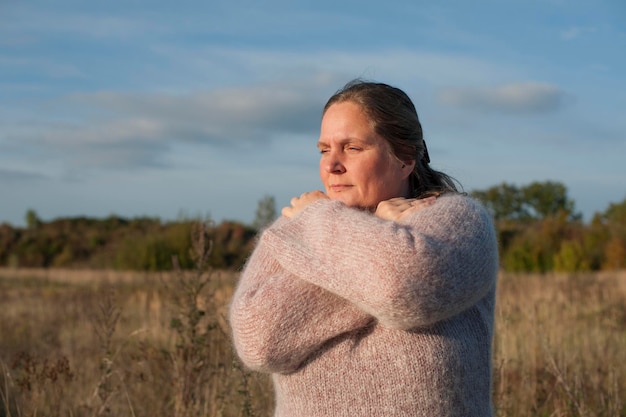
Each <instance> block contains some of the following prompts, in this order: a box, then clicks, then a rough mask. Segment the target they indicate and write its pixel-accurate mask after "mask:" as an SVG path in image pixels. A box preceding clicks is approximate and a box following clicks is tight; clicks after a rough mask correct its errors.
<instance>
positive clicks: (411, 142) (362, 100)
mask: <svg viewBox="0 0 626 417" xmlns="http://www.w3.org/2000/svg"><path fill="white" fill-rule="evenodd" d="M346 101H349V102H352V103H355V104H357V105H359V106H360V107H361V109H362V110H363V112H365V114H366V115H367V117H368V118H369V120H370V123H371V124H372V128H373V129H374V131H375V132H376V133H377V134H378V135H380V136H381V137H382V138H384V139H385V140H386V141H387V142H388V143H389V145H390V147H391V150H392V152H393V154H394V155H395V156H396V158H398V159H399V160H400V161H403V162H408V161H415V167H414V168H413V172H412V173H411V176H410V177H409V184H410V187H411V193H412V196H413V197H425V196H428V195H432V194H442V193H445V192H458V189H457V187H456V184H457V183H458V182H457V181H456V180H455V179H453V178H452V177H450V176H448V175H446V174H444V173H442V172H438V171H435V170H434V169H432V168H431V167H430V165H429V163H430V157H429V155H428V150H427V148H426V143H425V142H424V137H423V134H422V125H421V124H420V121H419V118H418V116H417V111H416V110H415V106H414V105H413V102H412V101H411V99H410V98H409V96H407V95H406V93H404V91H402V90H400V89H399V88H396V87H392V86H390V85H387V84H383V83H376V82H369V81H363V80H361V79H356V80H352V81H350V82H349V83H348V84H346V85H345V86H344V87H343V88H342V89H341V90H339V91H337V92H336V93H335V94H334V95H333V96H332V97H331V98H330V99H328V102H327V103H326V105H325V106H324V111H323V113H326V110H328V108H329V107H330V106H332V105H333V104H336V103H341V102H346Z"/></svg>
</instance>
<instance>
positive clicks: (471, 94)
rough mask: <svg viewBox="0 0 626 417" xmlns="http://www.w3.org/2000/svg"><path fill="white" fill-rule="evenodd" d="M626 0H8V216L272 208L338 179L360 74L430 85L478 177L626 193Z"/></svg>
mask: <svg viewBox="0 0 626 417" xmlns="http://www.w3.org/2000/svg"><path fill="white" fill-rule="evenodd" d="M625 22H626V3H625V2H623V1H621V0H596V1H582V0H498V1H496V0H493V1H490V0H477V1H465V0H454V1H441V2H434V1H433V2H420V1H415V0H407V1H395V2H374V1H359V2H357V1H325V0H323V1H315V2H308V1H307V2H296V1H286V0H285V1H282V0H281V1H265V2H258V1H237V0H234V1H233V0H228V1H221V0H211V1H177V2H171V1H167V2H166V1H161V0H153V1H150V2H148V1H140V0H124V1H118V0H109V1H107V2H94V1H84V0H82V1H76V0H54V1H52V0H33V1H28V2H27V1H18V0H0V223H2V222H8V223H10V224H13V225H17V226H21V225H23V224H24V216H25V213H26V211H27V210H28V209H33V210H35V211H36V212H37V214H38V215H39V217H40V218H42V219H43V220H45V221H49V220H52V219H55V218H59V217H73V216H89V217H99V218H104V217H106V216H109V215H111V214H116V215H120V216H124V217H136V216H153V217H159V218H161V219H163V220H176V219H177V218H179V217H180V216H188V217H190V216H191V217H195V216H203V217H204V216H207V215H209V216H211V217H212V218H213V219H214V220H216V221H222V220H224V219H231V220H237V221H242V222H252V220H253V218H254V213H255V210H256V205H257V202H258V201H259V199H261V198H262V197H263V196H265V195H272V196H274V197H275V198H276V201H277V204H278V205H279V206H283V205H285V204H287V203H288V202H289V199H290V198H291V197H292V196H294V195H299V194H301V193H302V192H304V191H309V190H312V189H319V188H320V187H321V184H320V181H319V178H318V168H317V166H318V157H319V154H318V152H317V149H316V146H315V145H316V141H317V137H318V129H319V122H320V116H321V109H322V107H323V105H324V103H325V101H326V99H327V98H328V97H329V96H330V95H331V94H332V93H333V92H334V91H336V90H337V89H338V88H340V87H341V86H342V85H343V84H344V83H345V82H347V81H349V80H350V79H352V78H355V77H362V78H367V79H371V80H376V81H382V82H386V83H390V84H393V85H395V86H398V87H400V88H402V89H403V90H405V91H406V92H407V93H408V94H409V96H411V98H412V99H413V101H414V102H415V105H416V107H417V110H418V113H419V115H420V119H421V121H422V125H423V129H424V133H425V137H426V140H427V143H428V146H429V151H430V155H431V160H432V163H431V165H432V166H433V167H434V168H435V169H438V170H441V171H444V172H446V173H448V174H450V175H452V176H454V177H456V178H457V179H458V180H459V181H460V182H461V183H462V185H463V186H464V188H465V189H466V190H467V191H472V190H475V189H486V188H488V187H491V186H494V185H497V184H500V183H502V182H507V183H512V184H516V185H518V186H523V185H526V184H529V183H531V182H533V181H546V180H551V181H558V182H561V183H563V184H564V185H565V186H566V187H567V189H568V193H569V196H570V198H572V199H573V200H574V201H575V203H576V208H577V209H578V210H579V211H581V212H582V213H583V214H584V216H585V218H586V219H589V218H590V217H591V216H592V215H593V214H594V213H595V212H602V211H605V210H606V208H607V207H608V206H609V204H610V203H617V202H621V201H623V200H624V199H625V198H626V163H624V161H623V160H624V157H625V156H626V117H625V116H624V115H625V114H626V54H625V53H624V51H626V24H625Z"/></svg>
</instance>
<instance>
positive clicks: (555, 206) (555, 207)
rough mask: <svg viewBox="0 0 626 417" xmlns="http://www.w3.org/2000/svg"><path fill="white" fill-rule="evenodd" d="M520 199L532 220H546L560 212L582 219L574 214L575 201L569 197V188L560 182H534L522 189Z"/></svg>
mask: <svg viewBox="0 0 626 417" xmlns="http://www.w3.org/2000/svg"><path fill="white" fill-rule="evenodd" d="M520 197H521V199H522V204H523V205H524V207H525V212H526V214H527V215H528V216H529V217H530V218H532V219H536V220H539V219H545V218H546V217H548V216H555V215H557V214H559V213H560V212H564V213H566V214H567V215H568V217H570V218H572V219H575V218H579V217H580V215H578V214H576V213H574V201H573V200H570V199H569V197H568V196H567V188H566V187H565V185H563V184H561V183H559V182H554V181H544V182H533V183H531V184H529V185H527V186H525V187H522V189H521V195H520Z"/></svg>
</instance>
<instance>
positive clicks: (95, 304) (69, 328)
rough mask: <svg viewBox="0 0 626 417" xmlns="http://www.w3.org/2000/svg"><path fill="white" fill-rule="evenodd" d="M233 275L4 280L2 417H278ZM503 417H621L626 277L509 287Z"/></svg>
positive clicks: (516, 280) (14, 273) (1, 274)
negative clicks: (235, 302) (232, 309)
mask: <svg viewBox="0 0 626 417" xmlns="http://www.w3.org/2000/svg"><path fill="white" fill-rule="evenodd" d="M236 279H237V276H236V274H234V273H230V272H213V273H206V272H205V273H200V272H198V273H191V272H190V273H184V274H183V273H182V272H172V273H162V274H155V273H151V274H148V273H121V272H111V271H75V270H61V269H51V270H21V269H15V270H13V269H0V303H1V306H2V308H1V309H0V368H2V377H0V417H9V416H11V417H18V416H20V417H31V416H74V417H82V416H105V415H110V416H157V415H167V416H176V417H179V416H190V417H191V416H211V417H213V416H252V415H254V416H260V417H262V416H270V415H271V408H272V392H271V385H270V383H269V380H268V378H267V377H266V376H264V375H259V374H252V373H249V372H247V371H246V370H245V369H243V368H242V367H241V366H240V364H239V362H238V361H237V360H236V358H235V357H234V355H233V352H232V349H231V345H230V341H229V335H228V326H227V324H226V321H225V314H226V306H227V303H228V301H229V299H230V296H231V294H232V288H233V285H234V283H235V281H236ZM494 353H495V357H494V387H493V396H494V403H495V406H496V413H497V415H498V416H511V417H513V416H516V417H517V416H626V272H619V273H618V272H615V273H608V272H607V273H603V274H571V275H509V274H503V275H501V277H500V281H499V287H498V300H497V313H496V338H495V341H494Z"/></svg>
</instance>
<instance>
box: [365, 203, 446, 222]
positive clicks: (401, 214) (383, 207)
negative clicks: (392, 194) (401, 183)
mask: <svg viewBox="0 0 626 417" xmlns="http://www.w3.org/2000/svg"><path fill="white" fill-rule="evenodd" d="M435 200H436V197H426V198H421V199H417V198H402V197H398V198H392V199H390V200H385V201H381V202H380V203H378V206H377V207H376V212H374V215H376V216H378V217H380V218H381V219H385V220H392V221H394V222H399V221H401V220H403V219H405V218H407V217H409V216H410V215H411V214H413V213H415V212H416V211H418V210H421V209H423V208H425V207H428V206H431V205H432V204H433V203H434V202H435Z"/></svg>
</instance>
